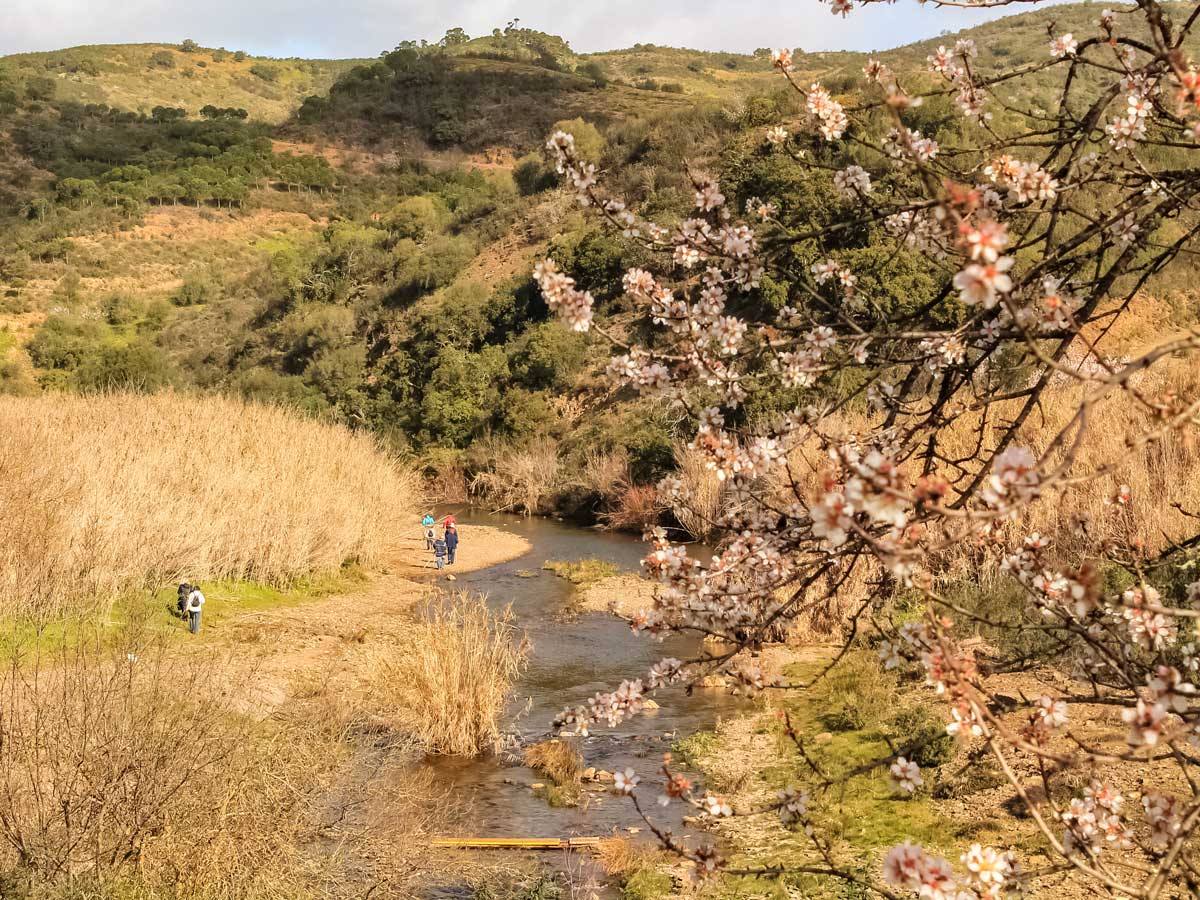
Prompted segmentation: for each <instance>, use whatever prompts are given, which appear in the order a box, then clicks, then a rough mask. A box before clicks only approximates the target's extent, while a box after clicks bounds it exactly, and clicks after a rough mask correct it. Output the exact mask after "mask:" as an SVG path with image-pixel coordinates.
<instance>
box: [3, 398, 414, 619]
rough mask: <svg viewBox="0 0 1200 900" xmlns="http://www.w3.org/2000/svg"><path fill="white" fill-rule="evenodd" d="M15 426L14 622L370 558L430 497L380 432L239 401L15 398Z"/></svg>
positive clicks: (7, 497)
mask: <svg viewBox="0 0 1200 900" xmlns="http://www.w3.org/2000/svg"><path fill="white" fill-rule="evenodd" d="M0 434H2V435H3V436H4V437H3V440H0V615H14V614H18V615H36V616H39V617H46V616H51V615H56V614H60V613H63V612H69V611H73V610H80V609H84V608H87V607H89V606H91V605H95V604H103V603H105V602H109V601H111V600H113V599H114V598H115V597H117V596H119V595H120V594H121V593H122V592H125V591H129V590H132V589H140V588H144V587H153V586H157V585H161V584H163V583H168V582H171V581H176V580H180V579H185V578H186V579H192V580H208V579H219V578H235V579H251V580H254V581H260V582H266V583H271V584H282V583H287V582H288V581H290V580H292V579H295V578H297V577H299V576H303V575H308V574H311V573H314V572H318V571H324V570H332V569H336V568H337V567H338V566H340V565H341V564H342V563H343V562H345V561H346V560H348V559H357V560H359V561H361V562H363V563H367V564H369V563H371V562H373V561H375V560H378V559H379V558H380V557H382V556H384V555H385V554H386V553H387V552H388V550H389V547H390V545H391V544H392V542H393V540H394V538H395V536H396V535H398V534H400V533H402V532H403V531H404V529H405V528H407V527H408V526H410V524H411V521H412V517H413V515H414V510H415V509H416V506H417V504H418V498H417V496H416V494H417V489H416V483H415V480H414V479H413V478H412V477H411V476H410V475H409V473H408V472H406V471H405V470H404V469H403V468H401V467H400V466H398V465H397V464H396V463H395V462H394V461H393V460H392V459H390V458H389V457H388V456H387V455H386V454H385V453H384V452H382V450H381V449H380V448H379V446H378V445H377V443H376V442H375V441H374V440H373V439H372V438H371V437H369V436H367V435H365V434H361V433H355V432H351V431H349V430H347V429H344V428H340V427H335V426H331V425H325V424H321V423H318V422H313V421H309V420H305V419H302V418H300V417H298V416H297V415H294V414H292V413H290V412H288V411H285V410H282V409H279V408H274V407H268V406H261V405H255V404H249V403H243V402H240V401H237V400H230V399H221V398H211V397H210V398H198V397H191V396H183V395H178V394H169V393H168V394H158V395H155V396H144V395H128V394H112V395H106V396H93V397H86V398H80V397H63V396H53V397H49V396H46V397H35V398H9V397H0Z"/></svg>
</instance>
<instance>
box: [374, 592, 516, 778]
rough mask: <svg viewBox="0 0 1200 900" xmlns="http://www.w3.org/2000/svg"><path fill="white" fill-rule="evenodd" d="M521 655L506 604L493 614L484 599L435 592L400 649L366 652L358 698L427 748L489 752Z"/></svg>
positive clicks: (442, 751) (494, 746) (450, 752)
mask: <svg viewBox="0 0 1200 900" xmlns="http://www.w3.org/2000/svg"><path fill="white" fill-rule="evenodd" d="M528 655H529V647H528V644H527V642H526V641H525V640H524V639H523V638H520V637H519V636H518V632H517V629H516V626H515V625H514V624H513V616H512V612H511V611H510V610H509V609H504V610H503V611H501V612H498V613H497V612H493V611H492V610H491V609H490V608H489V607H488V605H487V602H486V599H485V598H483V597H479V596H472V595H469V594H466V593H457V594H452V595H449V596H443V597H440V598H439V599H437V600H435V601H434V602H433V603H432V604H431V605H430V606H429V608H428V609H427V611H426V613H425V615H424V618H423V619H422V621H420V622H418V623H417V624H415V625H414V626H413V628H412V630H411V632H410V634H409V640H408V641H406V644H405V646H404V647H400V648H396V649H393V650H391V651H389V652H388V653H387V654H385V655H378V656H376V657H375V658H374V660H373V665H371V666H370V667H369V669H370V671H369V673H368V674H367V676H366V681H367V684H368V692H369V696H368V697H367V701H366V702H367V705H368V707H369V708H370V709H371V710H372V711H373V712H375V713H376V714H377V715H380V716H381V717H383V718H384V719H387V720H390V721H391V723H392V724H393V725H394V726H396V727H397V728H400V729H402V730H403V731H405V732H407V733H409V734H410V735H412V737H413V738H415V739H416V740H417V741H418V742H419V743H420V744H421V745H422V746H423V747H424V748H425V749H426V750H427V751H428V752H430V753H439V754H444V755H447V756H474V755H477V754H479V753H483V752H487V751H495V750H498V749H499V747H500V743H501V728H500V723H501V716H502V715H503V713H504V710H505V707H506V706H507V704H508V701H509V699H510V698H511V696H512V686H513V681H514V680H515V679H516V677H517V676H518V675H519V674H520V672H521V671H522V670H523V669H524V666H525V661H526V658H527V657H528Z"/></svg>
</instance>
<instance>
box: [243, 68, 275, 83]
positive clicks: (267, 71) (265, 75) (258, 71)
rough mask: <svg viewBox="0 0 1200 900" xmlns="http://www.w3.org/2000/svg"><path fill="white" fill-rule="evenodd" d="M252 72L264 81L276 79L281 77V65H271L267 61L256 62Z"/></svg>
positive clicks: (251, 69)
mask: <svg viewBox="0 0 1200 900" xmlns="http://www.w3.org/2000/svg"><path fill="white" fill-rule="evenodd" d="M250 74H251V75H253V76H254V77H255V78H261V79H262V80H263V81H268V82H270V81H276V80H278V79H279V67H278V66H269V65H267V64H266V63H255V64H254V65H252V66H251V67H250Z"/></svg>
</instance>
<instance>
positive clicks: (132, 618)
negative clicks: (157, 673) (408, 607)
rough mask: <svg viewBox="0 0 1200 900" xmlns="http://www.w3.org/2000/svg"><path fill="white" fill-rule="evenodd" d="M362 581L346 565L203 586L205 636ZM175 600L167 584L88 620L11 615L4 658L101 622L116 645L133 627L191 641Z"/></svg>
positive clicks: (53, 646) (1, 641)
mask: <svg viewBox="0 0 1200 900" xmlns="http://www.w3.org/2000/svg"><path fill="white" fill-rule="evenodd" d="M364 580H366V574H365V573H364V572H363V571H362V569H361V568H359V566H358V565H357V564H347V565H345V566H343V567H342V568H341V569H340V570H339V571H337V572H333V573H329V574H325V575H319V576H314V577H312V578H301V579H297V580H296V581H295V582H293V583H292V584H291V585H289V586H286V587H275V586H271V585H266V584H258V583H256V582H251V581H211V582H201V583H200V590H201V591H203V592H204V599H205V603H204V614H203V617H202V620H201V636H202V637H205V636H207V635H209V634H212V633H213V632H210V631H209V629H215V630H217V631H219V629H220V627H221V626H222V625H223V624H226V623H228V622H230V621H232V620H234V619H236V618H237V617H239V616H241V615H245V614H247V613H254V612H267V611H270V610H274V609H285V608H287V607H292V606H300V605H302V604H304V603H307V602H311V601H313V600H319V599H321V598H323V597H329V596H332V595H334V594H340V593H344V592H346V591H349V590H352V589H353V588H354V587H355V586H357V585H359V584H361V583H362V582H363V581H364ZM177 596H178V595H177V587H176V586H175V585H167V586H165V587H163V588H161V589H159V590H157V591H154V592H149V591H148V592H144V593H135V594H130V595H127V596H125V597H121V598H119V599H118V600H117V601H116V602H114V603H113V604H112V606H111V607H110V608H109V609H108V610H102V611H101V610H98V611H96V612H94V613H92V614H91V615H87V616H69V617H62V618H55V619H52V620H50V621H47V622H35V621H33V620H31V619H27V618H12V617H10V618H6V619H0V658H9V657H11V656H12V654H14V653H17V652H29V651H31V650H32V649H33V648H35V647H36V648H37V649H38V650H40V651H41V652H52V651H54V650H58V649H61V648H62V647H64V646H67V645H69V644H70V643H71V642H72V641H74V640H75V639H76V638H78V637H80V636H81V635H83V634H84V633H85V632H87V633H91V632H92V630H93V629H95V627H96V625H97V623H99V625H100V626H101V628H103V629H104V631H105V632H106V634H109V635H111V637H112V640H113V641H117V640H119V638H120V636H121V634H122V633H123V631H124V630H125V629H126V628H127V627H128V626H130V625H132V624H134V623H141V624H144V625H148V626H150V627H152V628H159V629H162V630H164V631H168V632H175V633H178V634H179V635H180V637H181V638H183V637H189V635H188V631H187V623H186V621H185V620H183V619H180V618H179V617H178V616H176V615H175V601H176V597H177Z"/></svg>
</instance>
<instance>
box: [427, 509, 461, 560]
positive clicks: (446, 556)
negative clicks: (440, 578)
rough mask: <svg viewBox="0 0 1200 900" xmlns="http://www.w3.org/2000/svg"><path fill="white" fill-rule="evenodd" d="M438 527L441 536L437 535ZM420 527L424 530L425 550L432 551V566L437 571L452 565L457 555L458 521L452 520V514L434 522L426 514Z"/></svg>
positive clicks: (431, 517)
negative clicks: (433, 565)
mask: <svg viewBox="0 0 1200 900" xmlns="http://www.w3.org/2000/svg"><path fill="white" fill-rule="evenodd" d="M439 525H440V526H441V529H442V533H441V535H438V533H437V527H438V526H439ZM421 527H422V528H424V529H425V549H426V550H432V551H433V561H434V564H435V565H436V566H437V567H438V568H439V569H442V568H445V567H446V566H452V565H454V557H455V555H456V554H457V553H458V519H456V518H454V514H453V513H450V514H449V515H446V516H442V518H441V519H436V520H435V519H434V518H433V516H431V515H429V514H428V513H426V515H425V518H423V519H422V520H421Z"/></svg>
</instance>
